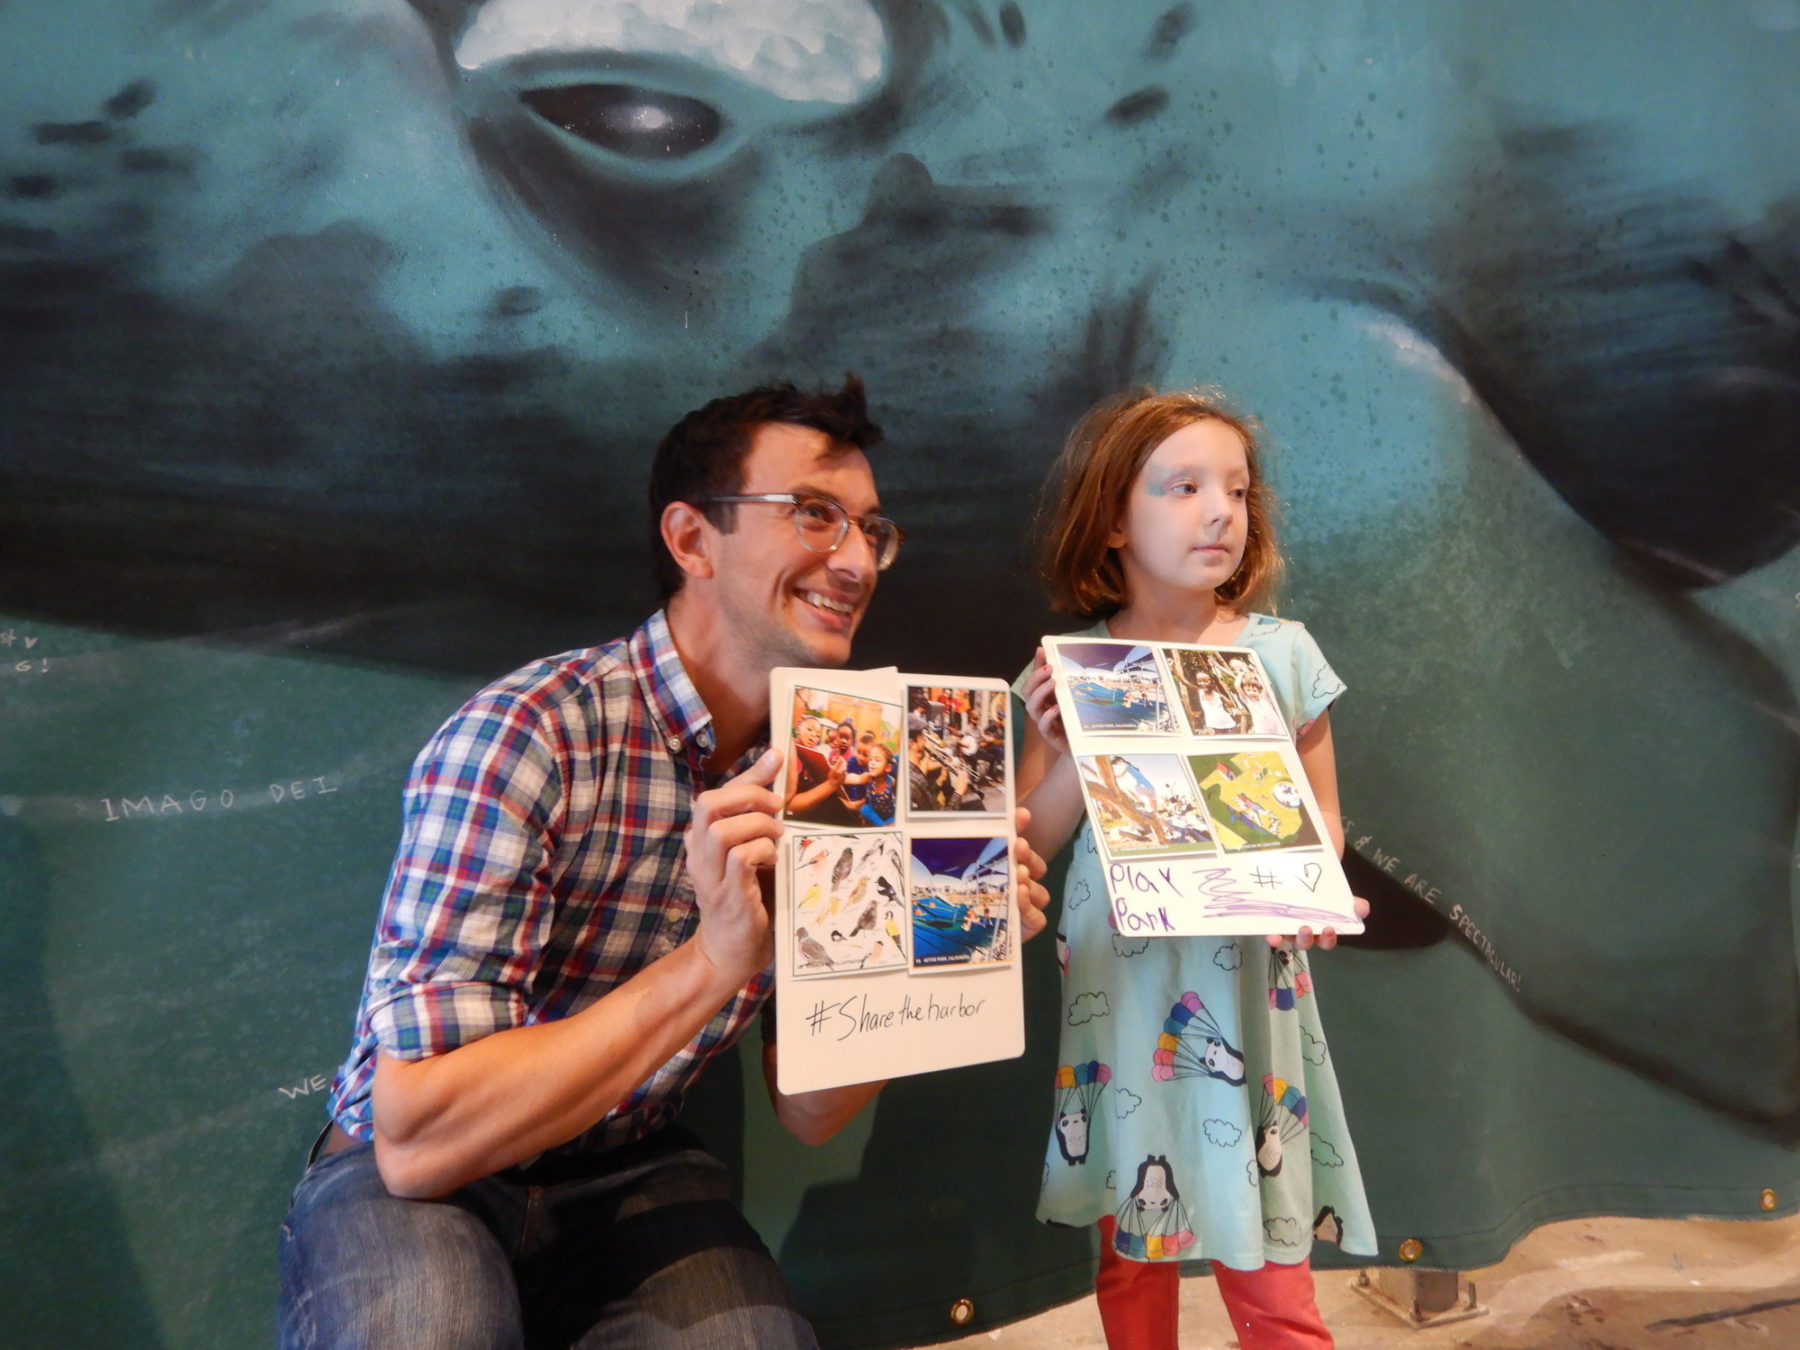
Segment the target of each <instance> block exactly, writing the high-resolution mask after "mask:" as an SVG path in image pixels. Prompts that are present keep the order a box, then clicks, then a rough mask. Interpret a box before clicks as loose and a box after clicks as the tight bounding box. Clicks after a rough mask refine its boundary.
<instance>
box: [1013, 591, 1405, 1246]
mask: <svg viewBox="0 0 1800 1350" xmlns="http://www.w3.org/2000/svg"><path fill="white" fill-rule="evenodd" d="M1071 636H1076V637H1105V636H1107V633H1106V627H1105V625H1104V624H1098V625H1096V626H1094V627H1093V628H1091V629H1088V630H1086V631H1085V632H1082V633H1077V634H1072V635H1071ZM1232 645H1234V646H1242V647H1251V648H1254V649H1255V651H1256V652H1257V654H1258V655H1259V656H1260V657H1261V658H1262V661H1263V664H1264V665H1265V666H1266V667H1267V668H1268V671H1269V677H1270V680H1271V681H1272V682H1273V684H1274V691H1275V696H1276V701H1277V702H1278V703H1279V704H1280V705H1281V710H1282V715H1283V716H1284V717H1285V718H1286V719H1287V722H1288V725H1289V726H1290V727H1292V728H1294V729H1296V731H1298V730H1299V729H1302V728H1304V727H1305V726H1306V725H1307V724H1309V723H1311V722H1312V721H1314V720H1315V719H1316V718H1317V717H1318V716H1319V714H1320V713H1322V712H1324V711H1325V710H1326V709H1327V708H1328V707H1330V705H1331V703H1332V701H1333V700H1334V699H1336V698H1337V696H1338V695H1339V694H1341V693H1342V692H1343V690H1344V686H1343V683H1342V682H1341V681H1340V680H1339V679H1338V678H1337V676H1336V675H1335V674H1334V673H1333V672H1332V669H1331V667H1330V665H1328V664H1327V663H1326V660H1325V657H1324V655H1323V654H1322V653H1321V652H1320V651H1319V648H1318V645H1317V644H1316V643H1315V642H1314V641H1313V639H1312V635H1311V634H1309V633H1308V632H1307V631H1306V628H1305V626H1304V625H1302V624H1299V623H1295V622H1293V621H1292V620H1288V619H1276V618H1272V617H1270V616H1268V615H1263V614H1252V615H1251V616H1250V618H1249V621H1248V622H1247V623H1246V625H1245V627H1244V630H1243V632H1242V634H1241V635H1240V636H1239V637H1238V638H1237V640H1236V641H1235V642H1234V643H1233V644H1232ZM1022 682H1023V677H1021V684H1022ZM1071 847H1072V853H1073V856H1072V859H1071V861H1070V864H1069V870H1068V874H1067V877H1066V879H1065V882H1064V888H1063V894H1062V909H1061V914H1060V923H1059V929H1060V931H1059V932H1058V933H1057V956H1058V960H1059V961H1060V962H1061V964H1062V967H1063V982H1062V991H1063V997H1062V1010H1061V1011H1062V1015H1061V1018H1060V1022H1061V1027H1060V1035H1061V1054H1060V1055H1059V1057H1058V1064H1059V1066H1060V1067H1059V1068H1058V1070H1057V1085H1056V1095H1055V1104H1054V1112H1053V1116H1052V1121H1051V1128H1050V1140H1049V1146H1048V1149H1047V1152H1046V1154H1045V1161H1044V1182H1043V1192H1042V1195H1041V1198H1040V1199H1039V1202H1038V1218H1039V1219H1040V1220H1042V1221H1044V1222H1046V1223H1056V1224H1068V1225H1077V1226H1086V1225H1089V1224H1093V1223H1095V1222H1096V1221H1097V1220H1099V1219H1100V1218H1101V1217H1102V1216H1104V1215H1108V1214H1110V1215H1113V1216H1115V1217H1116V1219H1117V1221H1118V1227H1117V1230H1116V1231H1117V1237H1116V1243H1115V1245H1116V1246H1117V1248H1118V1250H1119V1251H1120V1253H1121V1254H1122V1255H1124V1256H1126V1257H1129V1258H1131V1259H1133V1260H1139V1261H1169V1260H1183V1261H1193V1260H1199V1259H1202V1258H1205V1259H1209V1260H1212V1261H1217V1262H1220V1263H1222V1264H1224V1265H1226V1266H1229V1267H1231V1268H1232V1269H1234V1270H1254V1269H1256V1268H1257V1267H1259V1266H1261V1265H1262V1264H1263V1263H1264V1262H1265V1261H1276V1262H1281V1263H1284V1264H1293V1263H1294V1262H1297V1261H1301V1260H1304V1259H1306V1258H1307V1257H1308V1256H1309V1255H1310V1253H1311V1250H1312V1243H1313V1241H1314V1240H1315V1237H1316V1238H1318V1239H1319V1240H1323V1241H1330V1242H1336V1243H1338V1244H1339V1245H1340V1246H1341V1247H1342V1249H1343V1250H1344V1251H1346V1252H1350V1253H1353V1254H1355V1255H1358V1256H1374V1255H1375V1254H1376V1242H1375V1228H1374V1224H1373V1223H1372V1221H1371V1220H1370V1218H1369V1207H1368V1202H1367V1200H1366V1199H1365V1198H1364V1196H1363V1185H1362V1175H1361V1173H1360V1172H1359V1171H1358V1170H1357V1165H1356V1150H1355V1149H1354V1147H1353V1146H1352V1145H1351V1142H1350V1131H1349V1130H1348V1128H1347V1127H1346V1126H1345V1123H1344V1112H1343V1105H1342V1102H1341V1101H1340V1099H1339V1096H1338V1088H1337V1078H1336V1075H1335V1073H1334V1072H1333V1069H1332V1059H1331V1049H1330V1046H1329V1045H1328V1044H1327V1042H1326V1040H1325V1032H1324V1028H1323V1026H1322V1024H1321V1022H1320V1018H1319V994H1318V991H1317V989H1315V988H1314V986H1313V979H1312V972H1311V970H1310V968H1309V960H1308V955H1306V954H1302V953H1299V952H1293V951H1287V952H1271V950H1270V948H1269V945H1268V943H1267V942H1265V941H1264V940H1263V937H1262V935H1261V934H1249V935H1246V936H1244V937H1241V938H1201V937H1186V938H1142V937H1131V938H1128V937H1125V936H1124V935H1122V934H1120V933H1117V932H1115V931H1114V930H1113V928H1112V926H1111V924H1110V922H1109V918H1110V913H1109V907H1108V905H1107V903H1106V885H1105V879H1104V870H1103V866H1102V859H1101V855H1100V854H1099V853H1098V851H1097V850H1096V847H1095V844H1094V836H1093V833H1092V831H1091V829H1090V828H1089V826H1088V825H1087V824H1086V823H1085V822H1084V823H1083V824H1082V826H1081V829H1080V832H1079V833H1078V834H1077V835H1076V837H1075V840H1074V843H1073V845H1072V846H1071Z"/></svg>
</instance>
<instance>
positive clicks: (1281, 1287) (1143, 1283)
mask: <svg viewBox="0 0 1800 1350" xmlns="http://www.w3.org/2000/svg"><path fill="white" fill-rule="evenodd" d="M1113 1230H1114V1223H1113V1219H1112V1217H1111V1216H1110V1215H1109V1216H1107V1217H1106V1218H1103V1219H1101V1220H1100V1271H1099V1274H1097V1275H1096V1276H1095V1277H1094V1294H1095V1296H1096V1298H1097V1299H1098V1301H1099V1304H1100V1324H1101V1325H1102V1326H1103V1327H1105V1328H1106V1344H1107V1346H1108V1347H1109V1350H1176V1341H1175V1322H1176V1317H1177V1314H1178V1312H1179V1311H1180V1307H1181V1301H1180V1300H1181V1267H1180V1266H1179V1264H1177V1263H1176V1262H1174V1261H1167V1262H1162V1261H1155V1262H1151V1261H1128V1260H1126V1259H1125V1258H1124V1257H1123V1256H1120V1255H1119V1253H1118V1252H1117V1251H1116V1250H1114V1248H1113ZM1213 1276H1214V1278H1216V1279H1217V1280H1218V1282H1219V1297H1220V1298H1222V1299H1224V1300H1225V1311H1226V1312H1228V1313H1230V1314H1231V1324H1232V1327H1233V1329H1235V1330H1236V1332H1237V1338H1238V1345H1239V1346H1240V1347H1241V1350H1332V1346H1333V1344H1334V1342H1333V1341H1332V1339H1331V1333H1330V1332H1329V1331H1327V1330H1326V1329H1325V1323H1324V1322H1323V1321H1322V1320H1321V1319H1320V1317H1319V1306H1318V1304H1317V1303H1315V1302H1313V1279H1312V1266H1311V1264H1310V1263H1309V1262H1306V1261H1302V1262H1300V1263H1299V1264H1298V1265H1292V1266H1284V1265H1280V1264H1278V1263H1277V1262H1274V1261H1269V1262H1266V1263H1265V1264H1264V1265H1263V1267H1262V1269H1261V1270H1232V1269H1230V1268H1229V1267H1226V1266H1222V1265H1219V1264H1218V1263H1217V1262H1214V1263H1213Z"/></svg>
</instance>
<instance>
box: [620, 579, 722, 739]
mask: <svg viewBox="0 0 1800 1350" xmlns="http://www.w3.org/2000/svg"><path fill="white" fill-rule="evenodd" d="M631 663H632V666H633V668H634V669H635V670H636V672H637V681H638V687H639V688H640V689H641V690H642V691H643V694H644V702H645V704H646V705H647V706H648V707H649V709H650V717H651V720H652V721H654V722H655V723H656V730H657V734H658V735H660V736H661V737H662V740H663V744H664V745H665V746H667V747H668V749H669V752H670V753H671V754H680V753H682V752H683V751H695V750H697V751H698V752H699V754H700V756H701V757H702V758H704V757H705V756H707V755H710V754H711V753H712V752H713V749H714V746H715V745H716V744H717V742H716V740H715V739H714V736H713V725H712V713H711V712H709V711H708V710H707V707H706V704H704V703H702V702H701V701H700V691H699V690H697V689H695V688H694V682H693V681H692V680H691V679H689V678H688V673H687V667H686V666H684V665H682V664H681V653H680V652H678V651H676V650H675V639H674V638H673V637H671V636H670V634H669V619H668V615H667V614H666V613H664V611H662V610H660V609H659V610H657V611H656V613H654V614H652V615H651V616H650V617H649V618H648V619H646V620H644V622H643V624H642V625H641V626H640V627H639V628H638V630H637V632H635V633H633V634H632V635H631Z"/></svg>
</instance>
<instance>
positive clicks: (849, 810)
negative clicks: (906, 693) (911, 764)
mask: <svg viewBox="0 0 1800 1350" xmlns="http://www.w3.org/2000/svg"><path fill="white" fill-rule="evenodd" d="M789 731H790V734H791V740H790V741H789V744H788V762H787V787H786V790H785V792H784V793H783V797H784V799H785V805H784V806H783V808H782V815H783V816H784V817H785V818H786V819H788V820H792V821H799V822H801V823H804V824H807V825H827V826H831V827H833V828H837V829H866V828H868V827H869V826H883V825H892V824H893V823H894V814H895V804H896V802H897V801H898V800H899V781H900V780H899V765H900V707H899V705H898V704H895V703H881V702H878V701H876V700H875V699H869V698H857V697H854V696H853V695H849V694H833V693H830V692H827V691H825V690H822V689H795V690H794V706H793V712H792V720H791V722H790V724H789Z"/></svg>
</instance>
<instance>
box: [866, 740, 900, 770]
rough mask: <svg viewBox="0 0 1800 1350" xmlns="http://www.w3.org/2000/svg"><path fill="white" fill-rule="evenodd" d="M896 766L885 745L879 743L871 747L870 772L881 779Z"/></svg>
mask: <svg viewBox="0 0 1800 1350" xmlns="http://www.w3.org/2000/svg"><path fill="white" fill-rule="evenodd" d="M893 766H894V757H893V756H892V755H891V754H889V753H888V748H887V747H886V746H885V745H882V744H880V743H877V744H875V745H871V746H870V747H869V772H870V773H872V774H874V775H875V776H876V777H877V778H879V777H880V776H881V775H882V774H884V773H886V772H887V771H888V770H889V769H891V768H892V767H893Z"/></svg>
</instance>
